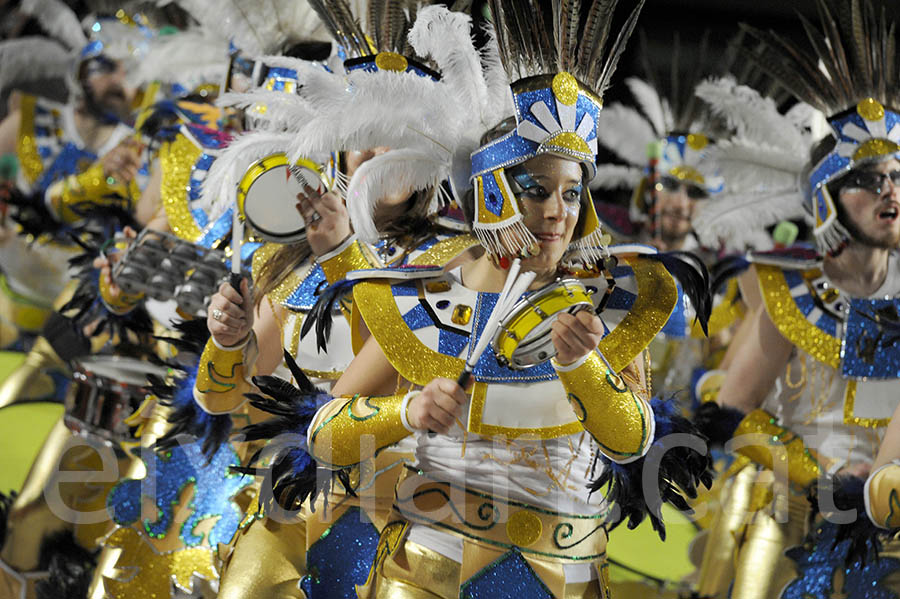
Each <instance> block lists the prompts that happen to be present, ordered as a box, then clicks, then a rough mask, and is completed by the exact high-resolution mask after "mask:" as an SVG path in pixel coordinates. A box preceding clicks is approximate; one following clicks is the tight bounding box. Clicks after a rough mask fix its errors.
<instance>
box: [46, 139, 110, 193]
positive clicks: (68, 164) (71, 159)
mask: <svg viewBox="0 0 900 599" xmlns="http://www.w3.org/2000/svg"><path fill="white" fill-rule="evenodd" d="M43 157H44V158H48V156H43ZM95 160H97V155H96V154H94V153H93V152H86V151H85V150H82V149H81V148H79V147H78V146H76V145H75V144H73V143H71V142H69V143H67V144H66V145H64V146H63V148H62V150H60V152H59V153H58V154H57V155H56V157H55V158H54V159H53V162H51V163H50V165H49V166H46V167H44V172H42V173H41V176H40V177H39V178H38V180H37V182H36V189H37V190H39V191H41V192H43V191H46V189H47V188H48V187H50V185H52V184H53V183H54V182H56V181H59V180H60V179H62V178H63V177H67V176H69V175H74V174H76V173H79V172H81V171H84V170H86V169H87V168H88V167H89V166H90V165H91V164H93V163H94V161H95Z"/></svg>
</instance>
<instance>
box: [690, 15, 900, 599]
mask: <svg viewBox="0 0 900 599" xmlns="http://www.w3.org/2000/svg"><path fill="white" fill-rule="evenodd" d="M817 5H818V8H819V16H820V22H819V24H818V26H816V25H813V24H812V23H810V22H808V21H806V20H805V19H804V27H805V29H806V33H807V38H808V43H806V44H802V45H798V44H795V43H794V42H791V41H788V40H786V39H785V38H783V37H781V36H779V35H778V34H775V33H772V32H762V31H758V30H756V29H751V28H746V29H747V32H748V35H749V37H750V39H751V40H753V41H754V42H756V43H758V47H755V48H750V49H748V51H747V53H746V56H747V57H748V58H749V60H751V61H753V62H754V63H756V64H758V65H759V67H760V68H761V69H763V70H764V71H766V72H768V73H769V74H770V75H771V76H772V77H774V78H775V79H777V80H778V82H779V83H780V84H781V85H782V86H784V87H785V88H786V89H788V90H790V91H791V93H792V94H793V95H794V96H795V97H796V98H797V99H798V100H800V101H802V102H805V103H806V104H808V105H810V106H812V107H813V108H814V109H817V110H818V111H820V112H821V113H823V114H825V115H827V118H828V124H829V125H830V127H829V129H830V130H829V132H828V134H827V135H825V137H824V138H822V139H820V140H818V141H816V138H815V137H814V136H813V135H811V134H810V127H808V126H806V125H803V124H802V121H801V120H800V119H799V118H798V117H799V116H800V113H798V112H793V113H789V114H788V115H786V116H781V115H780V114H779V113H778V111H777V110H776V109H775V105H774V103H773V102H771V101H769V100H766V99H763V98H760V97H759V96H758V94H755V93H754V92H753V91H752V90H749V89H746V88H740V87H735V86H734V85H733V83H728V82H725V83H724V84H719V85H718V89H716V85H711V86H708V87H707V88H705V89H701V93H702V94H703V95H704V97H707V98H710V99H711V100H712V101H713V105H714V106H716V107H717V108H719V109H720V110H722V111H723V113H725V114H726V115H727V116H728V117H729V118H730V119H732V120H733V121H734V123H735V125H736V129H737V131H738V135H736V136H735V137H733V138H732V139H729V140H726V141H723V142H720V144H719V147H718V153H719V157H718V158H719V162H720V164H722V165H723V167H724V169H725V170H726V172H728V178H729V184H731V185H733V186H734V190H735V193H734V194H733V195H731V196H730V197H728V198H725V202H724V203H722V204H711V205H710V206H709V207H708V208H709V212H708V213H706V210H704V211H703V212H704V213H702V214H700V215H698V227H699V231H700V234H701V237H702V236H708V238H709V239H716V238H718V237H719V236H729V235H732V234H733V235H741V234H742V232H743V231H744V230H745V229H746V228H747V227H748V226H753V225H756V226H766V225H770V224H774V222H775V221H776V220H777V219H781V218H786V217H787V218H795V217H797V216H799V215H802V214H803V213H804V212H805V213H806V214H808V215H809V217H810V218H811V220H812V222H813V223H814V228H813V236H814V240H815V244H816V249H817V250H818V251H812V250H806V251H804V250H793V251H787V252H773V253H759V254H754V255H752V256H751V262H752V263H753V274H754V275H755V279H756V283H757V285H758V290H759V293H760V295H761V304H762V305H761V306H760V307H759V308H758V309H757V310H756V311H755V313H754V314H753V315H752V323H753V326H752V329H751V333H750V334H749V335H748V336H747V338H746V339H745V340H744V341H745V342H744V343H742V344H741V345H740V346H739V347H737V348H736V350H737V351H736V352H735V354H734V359H733V362H732V364H731V367H730V368H729V370H728V372H727V374H726V376H725V380H724V381H723V383H722V385H721V388H720V390H719V393H718V404H716V403H709V404H707V405H706V409H707V411H708V413H707V416H708V417H709V418H711V419H714V420H716V421H718V422H719V423H720V425H721V424H722V423H729V425H728V426H720V429H721V430H720V433H721V435H720V436H721V438H722V439H728V438H729V437H730V436H731V435H732V433H733V434H735V435H740V434H741V433H755V434H761V435H762V436H763V437H764V438H765V439H767V441H764V442H763V444H762V445H745V446H744V447H740V448H739V449H737V450H736V451H737V453H738V454H740V455H741V456H743V458H744V459H745V460H746V461H747V463H749V464H751V471H750V475H749V478H750V479H753V478H754V477H755V478H757V479H758V478H759V476H760V475H763V473H767V471H769V470H774V472H775V473H776V476H778V477H780V478H781V480H782V481H783V482H784V483H786V487H785V486H781V485H776V486H775V487H774V488H773V489H772V495H770V496H772V497H773V502H772V503H771V506H772V508H773V511H769V510H767V509H759V510H758V511H756V510H755V511H754V512H753V513H752V516H751V519H750V521H749V523H748V525H747V528H746V531H745V533H744V537H743V539H744V540H743V543H742V544H741V545H740V547H739V548H738V553H737V556H736V558H735V560H734V562H733V563H734V564H735V568H736V570H735V580H734V584H733V586H732V590H731V595H730V596H731V597H740V598H747V597H760V598H762V597H772V596H773V595H774V594H776V593H777V592H778V591H779V589H781V595H780V596H782V597H801V596H804V595H812V596H816V595H822V594H828V593H830V592H833V591H834V590H835V589H841V590H840V592H849V593H850V594H851V596H852V593H854V592H855V590H856V589H863V588H865V589H867V591H866V592H872V593H884V594H888V593H891V592H896V588H897V587H896V586H895V585H896V583H895V582H893V580H894V578H895V577H896V574H895V573H896V572H898V571H900V562H897V561H896V560H892V559H882V560H881V561H880V562H879V563H878V564H877V565H873V566H871V567H867V568H863V567H862V566H861V565H860V564H859V563H858V560H860V559H862V558H865V557H866V555H867V553H868V548H867V547H866V545H865V543H864V542H863V543H859V542H858V540H859V539H858V538H854V537H853V535H852V534H851V535H850V536H851V538H853V542H840V541H843V540H844V539H845V538H846V537H847V533H852V532H854V530H857V531H858V529H856V527H855V525H854V526H850V527H838V526H837V525H836V524H835V523H833V522H830V521H828V520H827V519H825V516H826V515H828V514H830V513H832V512H833V511H834V510H833V507H834V506H835V505H836V506H837V507H838V508H839V509H842V510H845V509H849V508H850V507H856V508H857V509H858V510H860V511H858V512H857V518H858V516H859V514H861V512H862V507H863V496H862V493H861V490H862V480H861V479H857V480H856V483H855V484H848V481H847V480H846V479H845V481H844V483H839V484H837V485H831V484H823V483H825V482H829V481H828V479H827V477H829V476H830V475H831V474H834V473H837V474H838V477H837V478H836V479H835V480H836V481H841V479H843V478H844V477H847V476H849V477H851V479H850V480H852V477H854V476H855V477H860V476H862V477H863V478H864V477H865V475H866V474H867V473H868V471H869V469H870V467H871V464H872V460H873V458H874V455H875V453H876V451H877V449H878V443H879V437H880V435H881V434H882V433H883V431H884V427H885V426H886V425H887V423H888V421H889V419H890V417H891V414H892V412H893V410H894V408H895V407H896V405H897V400H896V393H894V391H893V389H894V386H895V385H896V382H895V380H896V378H897V372H896V369H894V368H892V367H889V366H887V365H888V364H891V363H893V361H894V359H895V358H894V356H895V355H896V354H897V350H896V346H895V345H894V344H893V342H892V341H890V340H891V339H892V338H893V335H892V334H891V331H892V328H891V327H892V326H893V325H892V323H893V320H894V319H893V317H891V314H895V313H896V310H897V304H898V301H900V299H898V298H900V275H898V272H900V271H898V270H897V269H898V268H900V262H898V260H900V257H898V254H897V249H896V248H897V244H898V243H900V218H898V216H900V211H898V208H900V190H898V187H897V186H896V185H895V183H894V181H895V180H897V181H900V177H898V176H897V175H898V173H900V160H898V156H900V155H898V150H900V145H898V140H900V138H898V135H900V127H898V126H897V125H898V123H900V116H898V114H897V112H896V108H892V107H896V106H898V105H900V97H898V95H897V89H898V87H897V82H898V76H900V72H898V69H897V66H896V62H895V56H894V54H895V52H894V49H893V46H894V41H893V40H894V26H895V24H896V22H897V20H896V19H897V17H896V15H895V14H893V13H892V12H891V10H890V8H889V7H888V6H887V5H885V4H883V3H874V2H869V1H856V0H855V1H853V2H849V3H847V2H827V1H825V0H820V1H819V2H818V3H817ZM798 110H800V111H803V110H806V111H808V110H809V109H808V107H807V108H805V109H804V108H802V107H801V108H799V109H798ZM815 131H816V129H815V128H813V129H812V132H813V133H814V132H815ZM876 356H877V358H876ZM773 390H774V392H773ZM725 429H727V430H725ZM761 438H762V437H761ZM773 439H777V440H780V441H781V444H780V445H777V446H776V447H775V448H772V447H771V440H773ZM773 451H774V453H773ZM765 475H767V474H765ZM785 479H786V480H785ZM816 486H818V501H817V502H814V505H813V509H812V510H810V507H809V505H808V504H807V503H806V500H805V497H804V495H805V492H806V491H809V490H810V489H813V490H814V489H815V488H816ZM833 487H836V488H833ZM829 489H831V490H830V491H829ZM835 491H836V492H835ZM756 495H757V492H756V491H754V496H756ZM854 501H855V502H854ZM752 507H764V506H758V505H753V506H752ZM820 510H821V511H820ZM806 516H811V518H810V520H809V521H810V522H812V523H813V526H812V527H811V528H810V529H809V530H807V518H806ZM855 522H856V524H860V523H863V522H864V519H857V520H856V521H855ZM807 532H808V533H809V535H810V536H809V537H808V538H807V539H804V536H805V535H806V533H807ZM863 537H865V535H863ZM801 543H802V546H801ZM791 546H795V547H793V548H792V549H790V550H789V551H787V552H786V553H785V552H784V550H785V549H786V548H788V547H791ZM889 549H890V550H891V551H895V549H894V546H893V545H891V546H890V547H889ZM851 575H852V576H859V578H858V581H856V582H852V581H851ZM845 576H846V579H845V581H846V582H845V583H843V584H844V585H846V586H843V585H842V586H838V587H836V586H833V585H835V584H838V582H837V581H839V580H841V579H842V578H843V577H845ZM723 592H724V590H723ZM860 592H862V591H860Z"/></svg>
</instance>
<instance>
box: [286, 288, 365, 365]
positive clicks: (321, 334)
mask: <svg viewBox="0 0 900 599" xmlns="http://www.w3.org/2000/svg"><path fill="white" fill-rule="evenodd" d="M358 282H359V281H348V280H346V279H345V280H343V281H338V282H337V283H334V284H332V285H329V286H328V287H326V288H325V289H323V290H322V291H319V292H317V294H318V299H316V303H315V304H314V305H313V307H312V310H310V311H309V312H308V313H307V314H306V316H305V317H304V318H303V326H302V327H301V328H300V338H301V339H302V338H303V337H306V335H307V333H309V332H310V331H311V330H312V329H313V327H315V329H316V349H318V351H319V352H324V351H327V349H328V340H329V339H330V338H331V325H332V323H333V322H334V311H335V310H336V309H338V308H339V305H340V301H341V298H343V297H346V296H347V294H349V293H352V291H353V287H354V286H355V285H356V284H357V283H358Z"/></svg>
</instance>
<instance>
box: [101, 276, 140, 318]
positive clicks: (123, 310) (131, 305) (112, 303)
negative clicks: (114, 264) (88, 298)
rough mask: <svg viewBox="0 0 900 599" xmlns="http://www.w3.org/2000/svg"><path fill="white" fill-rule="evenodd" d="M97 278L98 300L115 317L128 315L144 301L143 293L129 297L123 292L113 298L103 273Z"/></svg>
mask: <svg viewBox="0 0 900 599" xmlns="http://www.w3.org/2000/svg"><path fill="white" fill-rule="evenodd" d="M97 276H98V277H99V279H100V280H99V283H98V287H99V290H100V299H101V300H103V305H105V306H106V308H107V309H108V310H109V311H110V312H112V313H113V314H115V315H117V316H123V315H125V314H128V313H129V312H131V311H132V310H134V309H135V307H136V306H137V305H138V304H140V303H141V300H142V299H144V294H143V293H136V294H134V295H129V294H127V293H125V292H120V293H119V294H118V295H117V296H115V297H113V294H112V291H111V290H110V288H109V282H108V281H107V280H106V277H104V276H103V273H99V274H98V275H97Z"/></svg>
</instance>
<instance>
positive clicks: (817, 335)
mask: <svg viewBox="0 0 900 599" xmlns="http://www.w3.org/2000/svg"><path fill="white" fill-rule="evenodd" d="M755 268H756V273H757V277H758V279H759V288H760V290H761V291H762V296H763V300H764V301H765V304H766V312H768V314H769V317H770V318H771V319H772V322H773V323H775V326H776V327H777V328H778V330H779V331H780V332H781V334H782V335H784V336H785V337H786V338H787V339H788V340H789V341H790V342H791V343H793V344H794V345H796V346H797V347H799V348H800V349H802V350H803V351H805V352H806V353H808V354H809V355H811V356H812V357H814V358H815V359H816V360H818V361H819V362H822V363H824V364H827V365H829V366H831V367H832V368H839V367H840V364H841V340H840V339H838V338H837V337H832V336H831V335H829V334H828V333H826V332H825V331H823V330H822V329H820V328H819V327H817V326H816V325H814V324H813V323H811V322H809V321H808V320H807V319H806V316H805V315H804V314H803V312H801V311H800V308H799V307H797V303H796V302H795V301H794V298H793V296H791V290H790V288H789V287H788V285H787V281H785V278H784V272H783V271H782V270H781V269H780V268H779V267H777V266H768V265H763V264H757V265H756V266H755ZM818 274H820V273H818V272H816V273H812V274H810V275H809V276H813V275H818Z"/></svg>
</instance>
